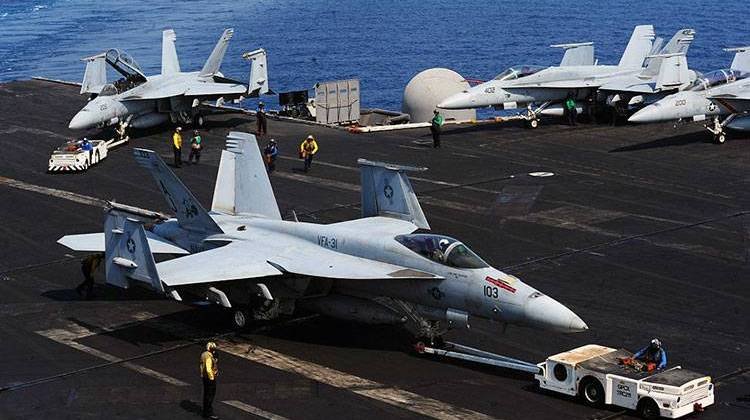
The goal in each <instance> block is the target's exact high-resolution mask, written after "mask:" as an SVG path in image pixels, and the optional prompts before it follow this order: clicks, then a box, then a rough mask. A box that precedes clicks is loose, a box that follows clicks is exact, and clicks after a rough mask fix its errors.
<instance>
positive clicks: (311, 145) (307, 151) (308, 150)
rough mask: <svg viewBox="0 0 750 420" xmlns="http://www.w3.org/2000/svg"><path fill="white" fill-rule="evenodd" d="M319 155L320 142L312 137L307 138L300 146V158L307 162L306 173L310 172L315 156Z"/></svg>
mask: <svg viewBox="0 0 750 420" xmlns="http://www.w3.org/2000/svg"><path fill="white" fill-rule="evenodd" d="M316 153H318V142H316V141H315V138H314V137H313V136H312V135H309V136H307V138H306V139H305V140H304V141H303V142H302V144H300V145H299V157H300V158H301V159H304V160H305V172H307V171H309V170H310V166H312V161H313V156H315V154H316Z"/></svg>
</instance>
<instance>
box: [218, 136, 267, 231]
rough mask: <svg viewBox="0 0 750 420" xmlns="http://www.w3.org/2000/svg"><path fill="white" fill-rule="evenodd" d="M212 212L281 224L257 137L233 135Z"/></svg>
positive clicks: (223, 155) (223, 157) (224, 156)
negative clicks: (256, 217)
mask: <svg viewBox="0 0 750 420" xmlns="http://www.w3.org/2000/svg"><path fill="white" fill-rule="evenodd" d="M211 210H212V211H215V212H220V213H226V214H234V215H236V214H245V215H250V216H258V217H265V218H269V219H276V220H281V213H280V212H279V206H278V204H276V197H275V196H274V194H273V188H271V182H270V181H269V179H268V174H267V173H266V166H265V164H264V163H263V158H262V157H261V153H260V148H259V147H258V143H257V141H256V139H255V136H254V135H252V134H248V133H241V132H236V131H233V132H230V133H229V135H228V136H227V148H226V150H223V151H222V152H221V161H220V162H219V173H218V175H217V176H216V185H215V186H214V199H213V203H212V204H211Z"/></svg>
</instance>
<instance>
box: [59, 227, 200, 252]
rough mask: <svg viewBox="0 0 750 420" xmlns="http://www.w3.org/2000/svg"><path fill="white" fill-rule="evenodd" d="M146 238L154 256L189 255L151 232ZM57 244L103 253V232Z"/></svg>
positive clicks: (66, 239)
mask: <svg viewBox="0 0 750 420" xmlns="http://www.w3.org/2000/svg"><path fill="white" fill-rule="evenodd" d="M146 238H147V239H148V246H149V248H151V252H152V253H154V254H189V252H188V251H186V250H185V249H182V248H180V247H179V246H177V245H175V244H174V243H172V242H170V241H168V240H166V239H164V238H162V237H160V236H158V235H156V234H154V233H152V232H149V231H146ZM57 243H59V244H60V245H64V246H66V247H68V248H70V249H72V250H73V251H85V252H104V232H99V233H84V234H81V235H65V236H63V237H62V238H60V239H58V240H57Z"/></svg>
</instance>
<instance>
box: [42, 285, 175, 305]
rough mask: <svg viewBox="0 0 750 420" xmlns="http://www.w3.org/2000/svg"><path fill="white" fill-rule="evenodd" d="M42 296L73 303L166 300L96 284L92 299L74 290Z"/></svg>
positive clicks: (138, 290) (63, 290)
mask: <svg viewBox="0 0 750 420" xmlns="http://www.w3.org/2000/svg"><path fill="white" fill-rule="evenodd" d="M41 295H42V296H44V297H46V298H48V299H52V300H56V301H62V302H71V301H82V300H89V301H94V302H96V301H130V300H164V298H162V297H161V296H158V295H155V294H154V293H153V292H149V291H147V290H142V289H138V288H133V289H130V290H127V291H126V290H122V289H119V288H117V287H113V286H108V285H101V284H96V285H94V292H93V295H92V297H91V298H90V299H86V297H85V296H81V295H79V294H78V293H77V292H76V291H75V290H74V289H56V290H48V291H46V292H43V293H42V294H41Z"/></svg>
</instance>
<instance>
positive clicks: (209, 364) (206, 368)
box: [201, 341, 219, 419]
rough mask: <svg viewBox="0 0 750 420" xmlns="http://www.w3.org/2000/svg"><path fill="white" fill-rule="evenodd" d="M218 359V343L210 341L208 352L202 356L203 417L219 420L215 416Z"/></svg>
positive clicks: (207, 345) (207, 346)
mask: <svg viewBox="0 0 750 420" xmlns="http://www.w3.org/2000/svg"><path fill="white" fill-rule="evenodd" d="M217 361H218V360H217V358H216V343H214V342H213V341H209V342H208V343H207V344H206V351H204V352H203V354H201V379H203V417H204V418H210V419H218V417H216V416H215V415H214V408H213V403H214V396H215V395H216V376H217V375H218V374H219V368H218V366H217Z"/></svg>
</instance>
